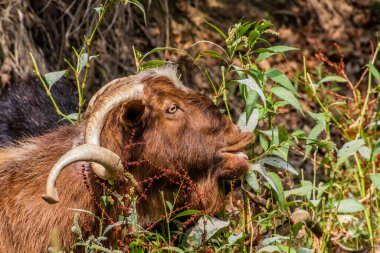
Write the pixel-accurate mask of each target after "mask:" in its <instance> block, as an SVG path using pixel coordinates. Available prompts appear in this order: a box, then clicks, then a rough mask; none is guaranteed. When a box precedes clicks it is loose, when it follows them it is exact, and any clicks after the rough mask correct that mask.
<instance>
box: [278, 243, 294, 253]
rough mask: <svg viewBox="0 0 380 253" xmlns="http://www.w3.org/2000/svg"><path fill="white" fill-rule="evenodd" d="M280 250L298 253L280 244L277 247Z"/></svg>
mask: <svg viewBox="0 0 380 253" xmlns="http://www.w3.org/2000/svg"><path fill="white" fill-rule="evenodd" d="M277 247H278V248H279V249H281V252H286V253H297V251H296V250H295V249H293V248H291V247H289V246H286V245H282V244H279V245H277Z"/></svg>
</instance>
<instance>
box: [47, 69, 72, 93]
mask: <svg viewBox="0 0 380 253" xmlns="http://www.w3.org/2000/svg"><path fill="white" fill-rule="evenodd" d="M66 71H67V70H61V71H55V72H50V73H46V74H45V75H44V79H45V81H46V82H47V84H48V86H49V90H50V89H51V87H52V86H53V84H54V83H56V82H57V81H58V80H59V79H61V77H62V76H64V75H65V74H66Z"/></svg>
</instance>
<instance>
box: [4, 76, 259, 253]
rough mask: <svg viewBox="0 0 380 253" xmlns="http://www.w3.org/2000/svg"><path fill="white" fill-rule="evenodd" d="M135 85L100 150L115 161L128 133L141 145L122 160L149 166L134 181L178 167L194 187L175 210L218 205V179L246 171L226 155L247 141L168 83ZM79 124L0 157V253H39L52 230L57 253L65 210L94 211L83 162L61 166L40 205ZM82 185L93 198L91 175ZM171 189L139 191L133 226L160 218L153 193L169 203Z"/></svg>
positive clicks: (66, 237) (203, 103)
mask: <svg viewBox="0 0 380 253" xmlns="http://www.w3.org/2000/svg"><path fill="white" fill-rule="evenodd" d="M139 81H141V82H143V83H144V84H145V89H144V98H143V100H142V101H135V102H132V103H131V102H129V103H126V104H124V105H122V106H121V107H119V108H116V109H115V110H114V111H112V112H111V113H110V114H109V115H108V117H107V120H106V124H105V126H104V128H103V132H102V135H101V146H103V147H106V148H108V149H110V150H112V151H114V152H115V153H116V154H118V155H119V156H121V157H123V155H124V154H123V151H124V147H125V145H126V144H127V141H128V139H129V137H130V134H131V132H133V131H134V132H135V133H136V141H141V142H143V144H142V145H138V146H136V148H134V149H132V150H131V151H130V152H129V153H128V157H126V158H127V159H128V160H137V161H139V160H149V161H150V163H142V164H141V165H139V166H136V167H133V168H132V167H131V168H129V169H130V171H131V173H132V174H133V175H134V176H135V177H136V179H137V180H140V181H141V180H144V179H147V178H149V177H154V176H155V175H159V174H161V173H162V172H161V171H160V170H158V167H163V168H167V169H170V170H173V171H175V170H178V169H179V168H182V169H184V170H185V171H186V172H187V174H188V175H189V177H190V178H191V180H192V181H193V182H194V183H195V185H196V187H195V189H194V191H193V192H191V193H190V194H189V195H188V196H183V197H180V198H179V199H178V202H177V203H178V205H184V204H185V203H192V205H191V206H190V207H192V208H198V209H204V210H208V211H210V212H214V211H216V210H218V208H219V207H220V205H221V204H222V200H223V195H222V193H221V188H220V180H221V179H225V178H233V177H238V176H240V175H242V174H243V173H244V172H245V171H246V170H247V169H248V161H247V160H245V159H241V157H237V156H236V155H233V154H231V152H234V151H239V150H240V149H242V148H243V147H244V146H246V145H247V144H248V143H249V142H250V141H251V140H252V134H248V133H240V131H239V130H238V128H237V127H236V126H235V125H234V124H232V123H231V122H230V121H229V120H228V119H227V118H226V117H225V116H224V115H222V114H221V113H220V112H219V110H218V108H217V107H216V106H215V105H214V104H213V103H212V101H211V100H210V99H209V98H207V97H205V96H203V95H200V94H197V93H195V92H193V91H191V90H189V89H187V88H184V87H180V86H179V85H177V84H173V80H172V79H171V77H170V76H162V75H153V74H152V75H145V76H143V78H142V79H141V80H139ZM118 85H120V84H118ZM104 97H107V91H105V92H104V94H102V96H101V97H100V98H97V99H98V100H99V101H100V102H95V104H94V107H93V108H92V110H96V108H97V107H99V106H101V104H102V99H103V98H104ZM173 104H175V105H176V106H178V108H179V109H178V110H177V111H175V113H172V114H170V113H168V108H170V107H171V106H173ZM85 124H86V121H84V122H82V123H80V124H78V125H76V126H72V127H63V128H60V129H59V130H58V131H56V132H54V133H49V134H46V135H44V136H42V137H38V138H33V139H30V140H29V141H28V142H24V143H21V144H20V145H18V146H17V147H8V148H5V149H2V150H0V249H1V248H2V247H3V248H4V249H6V250H4V252H46V251H47V248H48V246H49V245H50V238H49V236H50V234H51V232H52V230H53V229H57V230H58V231H59V233H60V238H61V243H62V246H63V248H68V247H69V246H70V245H72V243H73V242H75V235H74V234H73V233H72V232H71V231H70V227H71V225H72V223H73V216H74V212H73V211H71V210H68V209H67V208H80V209H85V210H88V211H90V212H94V213H96V212H98V211H99V210H97V208H96V205H95V201H94V200H93V197H92V196H91V194H90V192H89V191H88V190H87V189H86V187H85V185H84V182H83V179H82V165H83V164H84V163H76V164H72V165H70V166H68V167H67V168H66V169H65V170H63V172H62V173H61V175H60V176H59V177H58V181H57V189H58V191H59V193H60V202H59V203H58V204H56V205H49V204H47V203H46V202H44V201H43V200H42V198H41V195H42V194H43V193H44V191H45V185H46V179H47V176H48V173H49V171H50V169H51V168H52V167H53V165H54V164H55V162H56V161H57V160H58V159H59V157H61V156H62V155H63V154H65V153H66V152H67V151H68V150H70V149H71V148H72V146H73V145H74V144H76V145H78V144H80V143H82V140H81V136H83V133H84V128H85ZM226 147H231V148H230V149H229V150H228V151H229V153H224V152H223V149H224V148H226ZM152 163H154V164H157V166H152ZM89 181H90V188H91V192H93V193H95V194H97V191H98V189H99V186H97V185H96V183H95V180H94V176H91V175H90V178H89ZM176 187H177V186H176V185H174V184H172V183H171V181H170V180H167V179H163V180H161V181H160V182H157V183H155V184H154V187H152V188H151V189H149V190H148V191H147V198H146V199H143V200H142V201H141V202H140V203H139V205H138V213H139V219H140V224H141V225H148V224H150V223H151V222H154V221H156V220H158V219H159V217H160V215H162V214H163V212H162V204H161V200H160V195H159V191H160V190H162V191H165V192H167V196H168V198H169V199H170V196H172V194H171V193H170V192H173V191H175V190H176ZM80 224H81V225H82V227H85V228H87V231H85V232H88V233H92V234H95V233H96V227H95V226H94V225H95V224H96V223H95V222H94V220H93V217H92V216H90V215H87V214H84V213H82V214H81V219H80ZM1 253H2V252H1Z"/></svg>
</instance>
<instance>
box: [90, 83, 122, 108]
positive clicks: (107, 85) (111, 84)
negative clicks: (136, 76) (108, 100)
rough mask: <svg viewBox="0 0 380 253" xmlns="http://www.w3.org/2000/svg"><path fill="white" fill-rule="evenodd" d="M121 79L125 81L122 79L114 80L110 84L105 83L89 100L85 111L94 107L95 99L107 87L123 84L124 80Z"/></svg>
mask: <svg viewBox="0 0 380 253" xmlns="http://www.w3.org/2000/svg"><path fill="white" fill-rule="evenodd" d="M123 79H127V78H125V77H123V78H118V79H115V80H112V81H111V82H109V83H107V84H106V85H104V86H103V87H101V88H100V89H99V90H98V91H97V92H96V93H95V94H94V95H93V96H92V98H91V100H90V102H88V105H87V110H88V111H89V110H91V109H92V107H93V106H94V104H95V101H96V100H97V98H98V97H99V96H100V95H101V94H103V92H104V91H105V90H107V89H108V88H109V87H111V86H113V85H116V84H119V83H121V82H123V81H124V80H123Z"/></svg>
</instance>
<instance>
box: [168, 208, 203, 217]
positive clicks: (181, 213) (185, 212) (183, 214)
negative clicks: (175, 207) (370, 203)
mask: <svg viewBox="0 0 380 253" xmlns="http://www.w3.org/2000/svg"><path fill="white" fill-rule="evenodd" d="M198 212H199V211H198V210H192V209H190V210H185V211H183V212H180V213H179V214H177V215H176V216H174V218H173V219H177V218H180V217H184V216H193V215H195V214H197V213H198Z"/></svg>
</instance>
